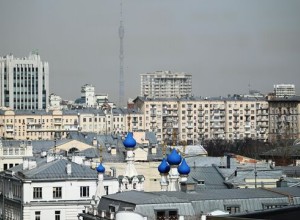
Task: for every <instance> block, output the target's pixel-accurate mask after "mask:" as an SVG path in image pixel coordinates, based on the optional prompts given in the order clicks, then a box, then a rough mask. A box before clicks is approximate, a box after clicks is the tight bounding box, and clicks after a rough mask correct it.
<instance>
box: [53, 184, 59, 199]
mask: <svg viewBox="0 0 300 220" xmlns="http://www.w3.org/2000/svg"><path fill="white" fill-rule="evenodd" d="M53 198H61V187H53Z"/></svg>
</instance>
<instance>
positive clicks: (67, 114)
mask: <svg viewBox="0 0 300 220" xmlns="http://www.w3.org/2000/svg"><path fill="white" fill-rule="evenodd" d="M139 130H144V116H143V114H142V113H141V112H139V111H137V110H135V109H131V110H130V109H112V108H104V109H92V108H90V109H78V110H34V111H32V110H10V109H1V110H0V137H2V138H4V139H15V140H50V139H51V140H52V139H59V138H62V137H65V136H66V135H67V134H68V132H70V131H82V132H95V133H98V134H110V133H112V132H124V131H139Z"/></svg>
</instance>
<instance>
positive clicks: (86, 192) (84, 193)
mask: <svg viewBox="0 0 300 220" xmlns="http://www.w3.org/2000/svg"><path fill="white" fill-rule="evenodd" d="M89 196H90V188H89V186H81V187H80V197H89Z"/></svg>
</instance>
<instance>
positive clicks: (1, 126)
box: [0, 96, 300, 144]
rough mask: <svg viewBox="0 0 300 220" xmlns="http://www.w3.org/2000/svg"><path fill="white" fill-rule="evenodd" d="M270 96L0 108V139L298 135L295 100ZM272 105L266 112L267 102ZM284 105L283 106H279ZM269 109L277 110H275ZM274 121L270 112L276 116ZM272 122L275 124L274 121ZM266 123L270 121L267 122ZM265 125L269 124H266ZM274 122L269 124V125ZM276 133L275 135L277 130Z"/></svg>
mask: <svg viewBox="0 0 300 220" xmlns="http://www.w3.org/2000/svg"><path fill="white" fill-rule="evenodd" d="M295 97H296V96H295ZM295 97H294V98H293V97H290V98H273V99H269V100H268V101H267V100H265V99H263V98H262V99H259V98H243V97H236V96H234V97H227V98H223V97H218V98H197V97H183V98H149V97H137V98H136V99H135V100H134V107H133V108H131V109H122V108H111V107H110V106H109V105H102V107H101V108H98V109H97V108H83V109H76V110H34V111H32V110H15V111H13V110H8V109H6V110H5V109H2V110H0V135H1V137H3V138H5V139H19V140H26V139H29V140H37V139H54V138H60V137H65V136H66V135H67V134H68V132H69V131H82V132H96V133H98V134H110V133H115V132H117V133H118V132H125V131H152V132H155V133H156V136H157V139H158V140H159V141H160V142H165V143H168V144H176V143H179V142H182V143H184V142H186V143H187V144H195V143H197V142H201V141H203V140H207V139H227V140H241V139H244V138H252V139H258V140H262V141H268V139H269V132H270V134H272V135H273V137H274V135H275V134H283V133H284V134H287V129H285V132H283V131H282V132H283V133H282V132H281V131H280V132H279V130H278V129H281V130H282V129H283V126H285V127H286V126H289V129H288V130H289V134H292V137H294V138H297V137H299V130H300V128H299V125H300V122H299V112H300V110H299V99H297V98H296V99H295ZM270 103H271V104H272V107H271V108H270V110H271V111H272V112H270V110H269V104H270ZM283 106H285V107H283ZM274 108H278V109H277V110H275V109H274ZM279 108H280V109H281V110H280V112H281V113H280V120H281V121H283V120H288V122H287V123H283V122H282V123H281V124H280V123H279V121H278V120H279V117H277V116H276V117H277V118H276V120H275V118H274V117H275V115H274V114H277V115H278V114H279ZM275 122H276V123H275ZM270 123H271V124H270ZM269 124H270V128H269ZM275 125H276V126H277V127H278V126H279V127H278V128H275V127H274V126H275ZM278 132H279V133H278Z"/></svg>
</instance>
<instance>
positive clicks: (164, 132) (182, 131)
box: [134, 97, 268, 144]
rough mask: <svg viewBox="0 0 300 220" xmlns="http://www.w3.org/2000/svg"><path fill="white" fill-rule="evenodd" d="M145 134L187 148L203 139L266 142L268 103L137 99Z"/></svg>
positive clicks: (225, 100) (136, 103) (193, 98)
mask: <svg viewBox="0 0 300 220" xmlns="http://www.w3.org/2000/svg"><path fill="white" fill-rule="evenodd" d="M134 102H135V107H136V108H138V109H140V110H141V111H142V112H144V116H145V130H149V131H153V132H156V135H157V139H158V140H160V141H162V142H167V143H170V144H171V143H174V142H178V141H184V142H187V143H188V144H193V143H195V142H201V141H202V140H204V139H214V138H220V139H228V140H238V139H244V138H254V139H260V140H264V141H266V140H267V138H268V102H267V101H265V100H264V99H257V98H255V99H254V98H241V97H230V98H222V97H219V98H196V97H184V98H156V99H155V98H149V97H138V98H136V99H135V100H134Z"/></svg>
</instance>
